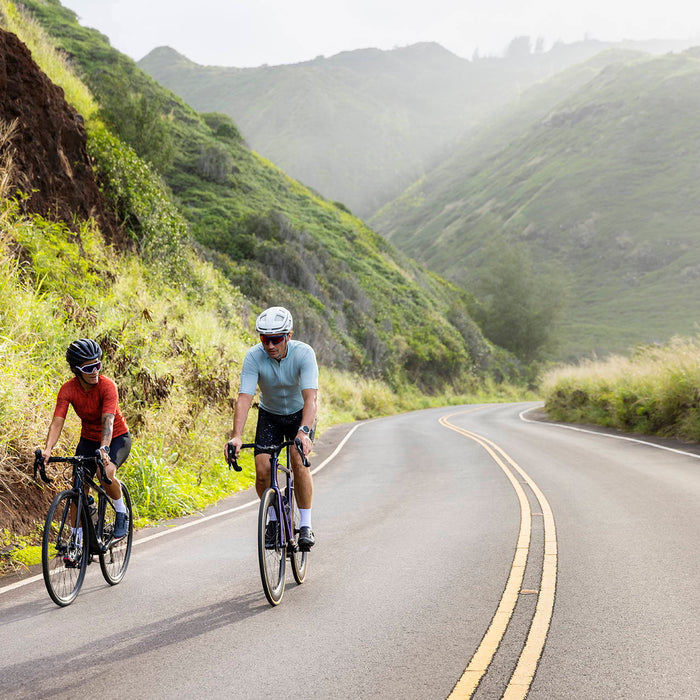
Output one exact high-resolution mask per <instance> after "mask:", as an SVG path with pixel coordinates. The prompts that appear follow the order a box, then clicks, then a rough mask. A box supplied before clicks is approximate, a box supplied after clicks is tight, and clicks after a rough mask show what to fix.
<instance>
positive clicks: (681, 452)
mask: <svg viewBox="0 0 700 700" xmlns="http://www.w3.org/2000/svg"><path fill="white" fill-rule="evenodd" d="M534 410H535V408H526V409H525V410H524V411H522V412H521V413H520V415H519V418H520V420H522V421H524V422H525V423H537V424H538V425H550V426H552V427H554V428H564V429H565V430H575V431H576V432H578V433H589V434H590V435H599V436H600V437H608V438H614V439H615V440H626V441H627V442H636V443H637V444H639V445H647V446H649V447H656V448H657V449H659V450H666V451H667V452H675V453H676V454H679V455H686V456H687V457H693V458H695V459H700V455H697V454H695V453H694V452H686V451H685V450H677V449H675V448H673V447H666V445H658V444H657V443H655V442H648V441H646V440H638V439H637V438H631V437H625V436H624V435H613V434H612V433H603V432H599V431H598V430H587V429H586V428H577V427H576V426H573V425H565V424H564V423H550V422H549V421H541V420H531V419H530V418H525V414H526V413H528V412H529V411H534Z"/></svg>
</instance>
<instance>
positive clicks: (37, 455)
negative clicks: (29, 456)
mask: <svg viewBox="0 0 700 700" xmlns="http://www.w3.org/2000/svg"><path fill="white" fill-rule="evenodd" d="M93 459H94V460H95V462H96V463H97V467H98V469H99V470H100V473H101V474H102V476H101V478H100V481H102V482H103V483H105V484H107V485H109V484H111V483H112V480H111V479H110V478H109V477H108V476H107V473H106V472H105V465H104V462H103V461H102V452H101V450H95V456H94V457H85V456H83V455H75V456H73V457H49V459H48V461H49V462H69V463H70V464H78V463H80V462H89V461H90V460H93ZM37 471H38V472H39V474H40V475H41V479H42V481H44V482H45V483H47V484H50V483H51V481H52V479H51V478H50V477H48V476H47V475H46V465H45V464H44V455H43V454H42V452H41V450H40V449H39V448H38V447H37V448H36V450H34V479H35V480H36V473H37Z"/></svg>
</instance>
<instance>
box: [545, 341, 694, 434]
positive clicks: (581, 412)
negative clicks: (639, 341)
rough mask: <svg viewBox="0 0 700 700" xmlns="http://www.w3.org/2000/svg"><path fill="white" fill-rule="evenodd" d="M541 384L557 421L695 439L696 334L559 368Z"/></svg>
mask: <svg viewBox="0 0 700 700" xmlns="http://www.w3.org/2000/svg"><path fill="white" fill-rule="evenodd" d="M541 387H542V392H543V395H544V399H545V407H546V410H547V412H548V414H549V415H550V416H551V417H552V418H555V419H557V420H565V421H572V422H587V423H596V424H600V425H604V426H610V427H614V428H619V429H621V430H627V431H631V432H637V433H645V434H654V435H663V436H672V437H678V438H681V439H684V440H693V441H694V440H700V337H696V338H673V339H672V340H671V341H670V342H669V343H668V344H667V345H664V346H644V347H640V348H638V349H636V350H635V352H634V353H633V354H632V355H630V356H629V357H623V356H613V357H610V358H607V359H605V360H600V361H585V362H582V363H581V364H579V365H578V366H575V367H573V366H572V367H559V368H556V369H553V370H551V371H549V372H548V373H547V374H546V375H544V377H543V379H542V384H541Z"/></svg>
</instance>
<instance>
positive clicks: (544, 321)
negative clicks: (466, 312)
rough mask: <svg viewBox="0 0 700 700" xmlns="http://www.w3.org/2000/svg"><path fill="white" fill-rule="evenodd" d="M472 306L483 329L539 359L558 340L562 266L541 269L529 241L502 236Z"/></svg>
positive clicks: (525, 358)
mask: <svg viewBox="0 0 700 700" xmlns="http://www.w3.org/2000/svg"><path fill="white" fill-rule="evenodd" d="M478 288H479V292H480V295H481V296H480V304H479V306H478V308H476V309H475V310H474V317H475V318H476V320H477V321H478V323H479V325H480V326H481V329H482V330H483V332H484V335H486V337H487V338H488V339H489V340H491V341H492V342H493V343H495V344H496V345H499V346H500V347H502V348H505V349H506V350H509V351H510V352H512V353H513V354H514V355H515V356H516V357H518V359H520V360H522V362H524V363H526V364H530V363H532V362H534V361H536V360H539V359H541V358H542V357H543V355H544V354H545V353H546V352H547V351H548V350H550V349H551V348H552V347H553V346H554V345H555V341H556V337H555V335H556V330H557V326H558V323H559V321H560V319H561V317H562V315H563V312H564V308H565V304H566V284H565V280H564V277H563V275H562V274H561V272H560V271H558V270H555V269H553V268H545V269H543V270H539V271H538V270H537V269H536V267H535V264H534V261H533V259H532V255H531V253H530V251H529V249H528V247H527V246H526V245H524V244H522V243H519V244H511V243H509V242H506V241H504V240H503V239H499V240H498V241H497V242H494V243H492V244H491V245H490V246H489V249H488V251H487V258H486V262H485V264H484V265H483V267H482V271H481V279H480V281H479V284H478Z"/></svg>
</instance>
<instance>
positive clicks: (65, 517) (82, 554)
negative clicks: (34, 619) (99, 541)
mask: <svg viewBox="0 0 700 700" xmlns="http://www.w3.org/2000/svg"><path fill="white" fill-rule="evenodd" d="M71 506H73V507H75V508H77V506H78V496H77V495H76V494H75V492H73V491H61V493H59V494H58V495H57V496H56V497H55V498H54V499H53V501H52V502H51V505H50V506H49V511H48V513H47V515H46V522H45V523H44V536H43V538H42V542H41V568H42V571H43V574H44V583H45V584H46V590H47V591H48V592H49V595H50V596H51V600H53V602H54V603H56V605H60V606H61V607H65V606H66V605H70V604H71V603H72V602H73V601H74V600H75V597H76V596H77V595H78V592H79V591H80V587H81V586H82V585H83V580H84V579H85V570H86V569H87V565H88V557H89V555H90V552H89V550H90V545H89V542H87V537H88V529H87V526H86V524H85V517H86V511H85V510H82V511H81V513H80V522H79V523H77V527H78V528H81V527H82V532H83V542H82V543H81V544H82V548H81V550H80V551H77V547H76V545H75V542H74V537H73V525H72V522H71V513H70V509H71ZM74 512H76V511H74Z"/></svg>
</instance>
